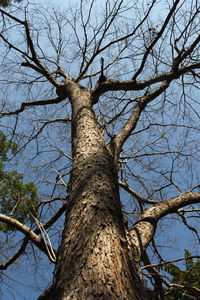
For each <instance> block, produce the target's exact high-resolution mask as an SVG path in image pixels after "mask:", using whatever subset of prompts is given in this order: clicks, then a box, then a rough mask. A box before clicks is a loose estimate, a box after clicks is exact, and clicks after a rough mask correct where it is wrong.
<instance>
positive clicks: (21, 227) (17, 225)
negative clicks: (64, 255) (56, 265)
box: [0, 214, 54, 262]
mask: <svg viewBox="0 0 200 300" xmlns="http://www.w3.org/2000/svg"><path fill="white" fill-rule="evenodd" d="M0 221H2V222H4V223H6V224H7V225H9V226H11V227H14V228H15V229H17V230H19V231H20V232H22V233H23V234H25V235H26V236H27V237H28V238H29V239H30V240H31V241H32V242H33V243H34V245H35V246H37V247H38V248H39V249H40V250H41V251H42V252H44V253H45V254H46V255H47V256H48V257H49V254H48V249H47V247H46V244H45V242H44V240H43V239H42V238H40V237H39V236H38V235H37V234H35V233H34V232H33V231H32V230H31V229H30V228H28V227H26V226H25V225H23V224H22V223H20V222H19V221H17V220H15V219H13V218H11V217H8V216H5V215H2V214H0ZM52 262H54V261H52Z"/></svg>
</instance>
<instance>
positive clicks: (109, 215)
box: [48, 81, 147, 300]
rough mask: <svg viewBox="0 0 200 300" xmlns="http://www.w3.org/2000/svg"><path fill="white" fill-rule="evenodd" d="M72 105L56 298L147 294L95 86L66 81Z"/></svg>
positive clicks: (119, 296) (100, 297) (83, 298)
mask: <svg viewBox="0 0 200 300" xmlns="http://www.w3.org/2000/svg"><path fill="white" fill-rule="evenodd" d="M65 88H66V94H67V96H68V97H69V99H70V101H71V105H72V153H73V165H72V172H71V177H70V182H69V189H68V194H69V199H68V201H69V202H68V204H67V206H68V211H67V214H66V220H65V224H64V231H63V235H62V241H61V245H60V248H59V257H58V264H57V270H56V275H55V281H54V282H55V283H54V286H53V289H52V290H53V291H52V290H51V297H50V296H48V299H53V300H67V299H70V300H73V299H74V300H75V299H82V300H90V299H91V300H92V299H102V300H105V299H107V300H112V299H121V300H122V299H126V300H129V299H130V300H134V299H147V298H145V292H144V291H145V289H144V288H143V287H142V282H141V280H140V278H139V275H138V272H137V269H136V267H135V265H134V261H133V260H132V259H131V253H130V250H129V248H128V242H127V237H126V232H125V224H124V221H123V216H122V211H121V204H120V200H119V190H118V178H117V168H116V166H115V163H114V158H113V155H112V153H111V151H110V150H109V149H108V148H107V146H106V144H105V141H104V139H103V136H102V135H101V133H100V131H99V129H98V127H97V123H96V120H95V116H94V111H93V109H92V97H91V94H90V92H89V91H87V90H85V89H82V88H81V87H80V86H79V85H77V84H75V83H73V82H72V81H70V82H66V85H65Z"/></svg>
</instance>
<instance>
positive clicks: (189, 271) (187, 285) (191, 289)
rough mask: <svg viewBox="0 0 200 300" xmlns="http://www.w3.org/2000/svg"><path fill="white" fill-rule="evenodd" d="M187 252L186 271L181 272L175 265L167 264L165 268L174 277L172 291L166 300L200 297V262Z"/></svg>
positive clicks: (168, 293)
mask: <svg viewBox="0 0 200 300" xmlns="http://www.w3.org/2000/svg"><path fill="white" fill-rule="evenodd" d="M184 252H185V270H181V269H180V268H179V267H177V266H176V265H174V264H167V265H165V266H164V270H165V271H166V272H167V273H169V274H170V275H171V276H172V280H171V281H172V284H171V290H169V291H168V292H167V293H166V294H167V296H166V299H169V300H175V299H185V300H189V299H198V297H199V293H200V290H199V286H200V282H199V272H200V260H199V259H197V260H195V261H194V259H193V258H192V256H191V253H190V252H189V251H187V250H186V249H185V250H184Z"/></svg>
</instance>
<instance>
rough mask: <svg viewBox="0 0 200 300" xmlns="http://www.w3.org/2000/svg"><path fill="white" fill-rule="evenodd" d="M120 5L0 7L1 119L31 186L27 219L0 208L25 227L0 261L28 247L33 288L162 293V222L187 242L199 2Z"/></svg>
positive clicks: (87, 293)
mask: <svg viewBox="0 0 200 300" xmlns="http://www.w3.org/2000/svg"><path fill="white" fill-rule="evenodd" d="M129 2H130V1H129ZM129 2H128V1H123V0H121V1H119V0H115V1H109V0H108V1H105V2H102V3H99V2H98V1H80V2H78V3H75V4H73V5H70V4H68V6H67V9H66V11H64V9H63V10H62V12H58V11H55V9H52V10H50V9H49V10H48V12H47V11H46V9H43V8H42V7H38V6H37V5H36V6H35V7H34V6H33V5H28V6H27V5H26V4H25V9H24V14H23V11H22V8H20V11H14V10H13V11H12V7H11V8H10V11H9V12H8V10H7V11H4V10H1V16H2V20H1V22H2V29H1V33H0V38H1V40H2V44H4V46H2V51H1V53H2V54H1V58H2V64H1V71H2V72H1V74H2V79H1V84H2V90H4V93H3V95H4V97H3V98H2V99H1V117H2V120H3V121H4V123H3V125H4V128H5V129H6V133H7V134H8V136H10V138H11V139H12V140H13V141H15V142H16V143H17V144H19V149H18V151H17V153H16V157H17V155H18V157H19V158H18V159H19V161H18V163H19V166H20V168H21V169H22V173H26V175H27V177H28V178H30V180H31V181H32V178H34V183H36V182H38V185H39V186H38V188H39V190H41V191H42V193H41V195H40V205H39V212H38V215H37V216H36V217H34V218H33V220H34V222H35V226H32V227H31V228H29V227H27V226H25V225H24V224H23V223H22V222H19V221H16V220H15V219H14V218H11V217H8V216H6V215H3V214H2V215H1V216H0V220H1V222H4V223H6V224H8V225H9V226H13V227H14V228H15V229H17V230H19V231H21V232H22V233H23V234H24V235H25V238H24V240H23V241H22V244H21V247H20V248H19V250H18V251H17V252H14V251H13V254H12V257H11V258H10V259H9V262H10V263H9V264H8V263H4V262H3V263H2V265H1V268H5V265H6V267H7V266H8V265H10V264H11V262H12V263H14V262H15V261H16V259H17V258H19V256H20V255H21V254H23V253H25V251H26V247H27V246H28V245H29V241H30V243H31V245H32V244H34V245H35V246H36V248H39V250H41V251H42V252H43V253H45V254H46V255H47V256H48V258H49V259H50V261H51V262H52V263H55V264H56V267H55V272H54V276H53V277H54V278H53V280H52V284H51V286H50V287H49V289H47V290H46V292H45V293H44V294H43V295H42V296H41V297H40V298H39V299H94V298H97V299H119V298H120V299H131V300H132V299H150V298H151V297H152V298H153V299H156V298H159V297H160V299H164V297H165V292H166V290H163V288H162V285H163V284H164V285H166V286H169V284H168V282H166V280H165V279H164V278H163V277H162V276H161V275H162V274H159V273H158V271H157V270H156V269H155V267H154V266H152V264H151V260H152V259H153V260H154V261H155V260H158V262H159V263H160V262H162V261H163V260H166V259H165V258H163V255H166V254H165V253H163V251H162V248H161V247H160V245H161V244H165V245H166V243H167V244H168V245H169V246H170V244H169V240H171V239H172V235H174V233H173V234H172V228H174V227H172V226H171V227H170V225H173V226H174V224H175V222H176V221H177V222H181V224H183V225H184V226H186V228H188V229H189V231H192V233H193V234H194V235H195V237H196V239H197V241H199V236H198V231H197V229H196V227H195V221H194V222H193V223H192V224H191V222H190V219H192V220H193V218H194V219H195V217H196V219H197V218H198V216H199V209H198V204H199V201H200V193H199V192H198V189H199V172H198V164H199V155H198V152H199V151H198V150H199V143H198V138H197V137H198V134H199V127H198V125H196V124H198V121H199V114H198V109H199V103H198V97H199V94H198V93H199V68H200V63H199V42H200V36H199V12H200V4H199V3H198V1H194V0H193V1H190V2H189V3H188V2H187V3H186V2H185V1H180V0H176V1H169V2H167V1H152V2H150V3H148V2H145V3H144V1H141V2H140V1H135V2H131V3H129ZM15 9H16V8H15ZM160 12H162V13H160ZM16 32H18V34H14V33H16ZM70 145H71V147H70ZM22 161H23V164H21V162H22ZM30 166H31V167H32V169H31V168H30ZM33 170H34V172H33ZM49 186H52V188H50V187H49ZM66 189H67V193H66ZM44 196H45V197H48V198H46V199H44ZM63 213H65V216H66V217H65V220H63V218H62V217H61V216H62V215H63ZM189 217H190V219H189ZM169 220H170V221H169ZM188 220H189V221H188ZM63 221H64V222H63ZM56 222H57V223H56ZM158 225H159V226H158ZM59 226H61V228H63V231H62V230H61V229H60V227H59ZM166 227H167V228H166ZM179 229H180V228H179ZM61 231H62V232H61ZM167 231H168V232H169V236H168V237H169V239H168V240H167V238H168V237H167V234H166V232H167ZM164 232H165V234H164ZM40 235H41V236H40ZM59 237H61V240H60V241H59ZM50 238H51V240H50ZM17 242H18V243H19V239H18V241H17ZM158 243H159V244H158ZM58 245H59V247H58ZM158 245H159V246H158ZM57 247H58V251H56V250H55V249H56V248H57ZM33 249H35V248H33ZM33 251H35V250H33ZM194 252H195V253H192V254H193V255H195V254H197V251H194ZM141 267H142V270H144V269H147V272H148V273H145V274H144V271H142V273H141V271H140V269H141ZM142 275H144V276H147V278H148V282H151V288H152V286H153V290H148V289H147V288H146V284H145V282H144V279H143V278H142ZM151 294H152V296H151Z"/></svg>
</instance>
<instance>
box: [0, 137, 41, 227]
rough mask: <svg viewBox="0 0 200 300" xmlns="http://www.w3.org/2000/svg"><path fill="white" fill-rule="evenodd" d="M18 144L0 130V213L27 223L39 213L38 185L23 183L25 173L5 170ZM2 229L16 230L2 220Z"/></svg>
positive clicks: (0, 223)
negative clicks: (9, 139) (10, 155)
mask: <svg viewBox="0 0 200 300" xmlns="http://www.w3.org/2000/svg"><path fill="white" fill-rule="evenodd" d="M16 150H17V145H16V144H15V143H13V142H10V141H8V140H7V139H6V136H5V135H4V134H3V132H1V131H0V213H2V214H5V215H8V216H11V217H13V218H16V219H17V220H18V221H20V222H22V223H25V222H27V221H29V220H31V218H32V216H31V215H32V214H33V215H36V214H37V206H38V195H37V189H36V186H35V185H34V184H33V183H32V182H30V183H23V177H24V176H23V175H22V174H20V173H18V172H16V171H8V172H6V171H5V163H6V162H7V161H8V155H9V153H15V152H16ZM0 230H1V231H8V230H14V229H13V228H10V227H8V225H6V224H4V223H3V222H0Z"/></svg>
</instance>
